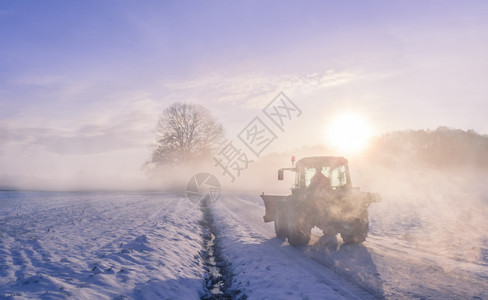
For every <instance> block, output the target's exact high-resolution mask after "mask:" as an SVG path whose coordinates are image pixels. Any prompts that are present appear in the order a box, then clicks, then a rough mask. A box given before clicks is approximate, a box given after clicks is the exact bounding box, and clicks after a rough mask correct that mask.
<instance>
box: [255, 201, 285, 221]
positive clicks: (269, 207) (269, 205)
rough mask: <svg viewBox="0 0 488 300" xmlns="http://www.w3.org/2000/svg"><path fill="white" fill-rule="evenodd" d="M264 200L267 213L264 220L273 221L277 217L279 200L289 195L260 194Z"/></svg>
mask: <svg viewBox="0 0 488 300" xmlns="http://www.w3.org/2000/svg"><path fill="white" fill-rule="evenodd" d="M260 196H261V198H262V199H263V202H264V208H265V209H266V210H265V215H264V216H263V219H264V222H265V223H268V222H273V221H274V220H275V217H276V211H277V207H278V202H280V201H284V200H285V198H286V197H287V196H283V195H265V194H262V195H260Z"/></svg>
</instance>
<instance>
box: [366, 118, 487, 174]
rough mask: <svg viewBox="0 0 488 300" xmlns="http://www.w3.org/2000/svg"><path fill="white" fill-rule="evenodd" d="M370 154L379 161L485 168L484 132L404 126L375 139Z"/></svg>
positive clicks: (485, 145) (485, 148)
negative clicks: (399, 129)
mask: <svg viewBox="0 0 488 300" xmlns="http://www.w3.org/2000/svg"><path fill="white" fill-rule="evenodd" d="M372 150H373V151H372V152H370V155H371V156H372V157H371V158H375V159H379V160H382V161H383V162H391V163H393V162H395V161H397V160H396V158H398V159H401V161H403V162H405V159H407V161H406V162H408V160H413V161H412V162H421V163H427V164H430V165H434V166H438V167H456V168H457V167H473V166H476V167H482V168H488V136H487V135H480V134H478V133H477V132H475V131H474V130H467V131H464V130H459V129H452V128H448V127H439V128H437V129H436V130H404V131H394V132H390V133H387V134H385V135H383V136H381V137H379V138H377V139H376V140H375V142H374V143H373V145H372Z"/></svg>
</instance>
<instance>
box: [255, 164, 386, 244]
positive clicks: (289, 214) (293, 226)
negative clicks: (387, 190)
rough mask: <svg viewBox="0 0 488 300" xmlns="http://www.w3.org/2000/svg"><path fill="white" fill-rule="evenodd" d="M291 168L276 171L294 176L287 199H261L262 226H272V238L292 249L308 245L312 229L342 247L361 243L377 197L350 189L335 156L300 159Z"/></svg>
mask: <svg viewBox="0 0 488 300" xmlns="http://www.w3.org/2000/svg"><path fill="white" fill-rule="evenodd" d="M294 162H295V159H294V157H292V167H291V168H281V169H279V170H278V180H283V179H284V172H285V171H291V172H294V173H295V183H294V185H293V187H292V188H291V195H288V196H283V195H265V194H264V193H263V194H262V195H261V198H262V199H263V201H264V206H265V215H264V217H263V219H264V222H274V227H275V231H276V236H277V237H279V238H285V239H286V238H288V243H289V244H290V245H292V246H303V245H306V244H308V242H309V241H310V235H311V230H312V228H313V227H314V226H316V227H318V228H320V229H321V230H322V231H323V233H324V235H326V236H335V235H337V234H338V233H339V234H340V235H341V237H342V239H343V241H344V242H345V243H356V244H357V243H362V242H363V241H365V240H366V236H367V234H368V227H369V220H368V207H369V205H370V204H371V203H373V202H378V201H380V200H381V198H380V195H379V194H375V193H367V192H361V191H360V190H359V188H356V187H352V183H351V176H350V173H349V166H348V161H347V159H346V158H344V157H338V156H314V157H305V158H302V159H300V160H299V161H297V162H296V165H295V164H294Z"/></svg>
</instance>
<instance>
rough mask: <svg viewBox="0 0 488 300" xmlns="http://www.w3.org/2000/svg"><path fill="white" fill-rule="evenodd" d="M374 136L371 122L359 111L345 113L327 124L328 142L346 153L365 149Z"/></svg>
mask: <svg viewBox="0 0 488 300" xmlns="http://www.w3.org/2000/svg"><path fill="white" fill-rule="evenodd" d="M371 136H372V128H371V125H370V123H369V122H368V121H367V120H366V119H365V118H364V117H363V116H362V115H361V114H358V113H352V112H348V113H343V114H340V115H337V116H336V117H335V118H333V119H332V120H331V121H330V122H329V124H328V125H327V131H326V139H327V144H328V145H330V146H332V147H333V148H335V149H337V150H339V151H341V152H344V153H357V152H360V151H361V150H363V149H364V148H365V147H366V145H367V144H368V142H369V140H370V138H371Z"/></svg>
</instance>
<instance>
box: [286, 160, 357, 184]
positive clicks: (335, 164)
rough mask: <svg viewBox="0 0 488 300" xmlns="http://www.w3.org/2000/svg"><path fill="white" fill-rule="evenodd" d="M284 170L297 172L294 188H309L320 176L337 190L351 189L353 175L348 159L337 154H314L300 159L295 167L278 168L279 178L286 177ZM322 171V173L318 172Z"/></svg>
mask: <svg viewBox="0 0 488 300" xmlns="http://www.w3.org/2000/svg"><path fill="white" fill-rule="evenodd" d="M284 171H292V172H294V173H295V183H294V185H293V187H292V191H294V190H297V189H298V190H302V189H308V188H310V187H311V185H312V186H313V181H314V177H318V176H320V177H321V178H322V180H326V181H327V184H326V185H327V186H328V187H329V188H330V189H331V190H333V191H335V190H350V189H351V177H350V175H349V166H348V162H347V159H346V158H344V157H337V156H314V157H305V158H302V159H300V160H299V161H298V162H297V163H296V166H295V167H293V168H282V169H279V170H278V180H283V179H284ZM317 172H320V173H321V174H317Z"/></svg>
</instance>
